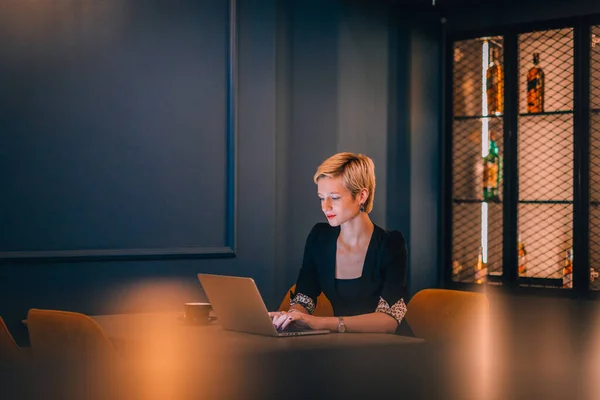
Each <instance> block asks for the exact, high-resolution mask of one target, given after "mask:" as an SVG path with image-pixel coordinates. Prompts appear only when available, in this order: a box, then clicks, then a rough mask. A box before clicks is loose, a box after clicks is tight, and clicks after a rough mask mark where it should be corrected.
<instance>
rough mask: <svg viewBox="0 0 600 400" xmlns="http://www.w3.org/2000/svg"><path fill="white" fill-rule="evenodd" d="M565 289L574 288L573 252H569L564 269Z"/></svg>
mask: <svg viewBox="0 0 600 400" xmlns="http://www.w3.org/2000/svg"><path fill="white" fill-rule="evenodd" d="M562 281H563V288H572V287H573V250H572V249H569V250H567V255H566V257H565V265H564V267H563V278H562Z"/></svg>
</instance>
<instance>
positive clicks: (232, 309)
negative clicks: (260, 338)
mask: <svg viewBox="0 0 600 400" xmlns="http://www.w3.org/2000/svg"><path fill="white" fill-rule="evenodd" d="M198 279H199V280H200V284H201V285H202V288H203V289H204V292H205V293H206V297H208V301H209V302H210V304H211V306H212V308H213V311H214V312H215V314H216V317H217V322H218V323H219V324H221V326H222V327H223V328H224V329H227V330H230V331H238V332H245V333H254V334H258V335H265V336H276V337H286V336H300V335H318V334H323V333H329V331H328V330H316V329H310V328H299V327H293V326H292V327H290V329H286V330H284V331H279V330H277V329H275V327H274V326H273V321H272V320H271V318H270V317H269V313H268V311H267V307H266V306H265V303H264V301H263V299H262V297H261V295H260V292H259V291H258V288H257V287H256V283H254V280H253V279H252V278H244V277H238V276H225V275H211V274H198Z"/></svg>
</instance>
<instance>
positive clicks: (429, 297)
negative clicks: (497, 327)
mask: <svg viewBox="0 0 600 400" xmlns="http://www.w3.org/2000/svg"><path fill="white" fill-rule="evenodd" d="M488 316H489V303H488V299H487V296H486V295H484V294H481V293H473V292H465V291H459V290H448V289H424V290H421V291H419V292H418V293H416V294H415V295H414V296H413V297H412V299H411V300H410V302H409V303H408V305H407V312H406V315H405V317H404V318H406V320H407V322H408V324H409V325H410V327H411V329H412V330H413V332H414V334H415V336H417V337H420V338H422V339H425V340H426V341H429V342H450V341H457V340H458V341H461V340H469V338H472V337H477V336H480V335H481V334H482V333H483V332H484V330H485V329H486V328H487V322H488Z"/></svg>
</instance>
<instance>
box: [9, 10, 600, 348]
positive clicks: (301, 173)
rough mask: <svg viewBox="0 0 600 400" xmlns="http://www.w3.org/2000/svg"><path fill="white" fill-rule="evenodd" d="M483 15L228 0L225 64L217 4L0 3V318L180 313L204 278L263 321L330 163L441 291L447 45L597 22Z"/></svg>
mask: <svg viewBox="0 0 600 400" xmlns="http://www.w3.org/2000/svg"><path fill="white" fill-rule="evenodd" d="M486 3H489V2H485V3H483V2H474V1H471V2H469V1H459V2H456V3H454V2H453V1H441V0H440V1H439V2H437V4H436V6H433V5H432V4H431V2H424V1H413V2H406V1H391V0H389V1H379V2H374V1H371V2H367V1H343V0H328V1H323V0H303V1H299V0H298V1H277V0H238V1H237V5H236V7H235V9H236V17H237V20H236V25H235V28H236V30H237V46H236V51H235V52H234V54H233V55H234V57H233V58H231V57H230V53H229V32H230V28H231V26H230V23H229V22H230V21H229V11H230V10H229V3H228V2H227V1H223V0H203V1H198V0H193V1H192V0H143V1H142V0H128V1H116V0H63V1H60V2H49V1H45V0H30V1H21V0H0V316H2V317H3V318H4V319H5V320H6V322H7V324H8V325H9V328H10V329H11V331H13V333H14V334H15V336H16V337H17V339H18V340H19V341H20V342H24V341H26V332H25V328H24V327H23V326H22V324H21V322H20V321H21V319H23V318H25V317H26V313H27V310H28V309H30V308H33V307H37V308H55V309H64V310H72V311H77V312H83V313H87V314H105V313H114V312H133V311H135V312H143V311H162V310H178V309H182V303H183V302H185V301H201V300H203V299H204V297H203V294H202V291H201V288H200V285H199V283H198V281H197V278H196V274H197V273H198V272H208V273H217V274H228V275H240V276H250V277H252V278H254V279H255V280H256V282H257V284H258V286H259V289H260V290H261V293H262V294H263V296H264V298H265V301H266V303H267V306H268V307H269V308H274V307H276V306H277V305H278V303H279V301H280V299H281V298H282V297H283V295H284V293H285V291H286V290H287V288H288V287H289V286H290V285H291V284H292V283H294V281H295V278H296V275H297V272H298V269H299V267H300V262H301V256H302V249H303V246H304V240H305V238H306V235H307V234H308V232H309V230H310V228H311V227H312V226H313V225H314V224H315V223H316V222H319V221H322V220H323V216H322V213H321V211H320V207H319V203H318V201H317V196H316V192H315V186H314V183H313V182H312V176H313V173H314V171H315V169H316V167H317V166H318V165H319V164H320V162H321V161H323V160H324V159H325V158H327V157H328V156H330V155H331V154H333V153H336V152H338V151H353V152H361V153H365V154H367V155H369V156H371V157H372V158H373V160H374V162H375V165H376V172H377V190H376V195H375V208H374V211H373V212H372V219H373V220H374V222H375V223H376V224H378V225H380V226H382V227H385V228H389V229H399V230H401V231H402V232H403V233H404V235H405V236H406V238H407V243H408V246H409V263H410V265H409V289H410V292H411V293H415V292H416V291H418V290H420V289H422V288H425V287H438V286H440V285H441V275H442V271H441V266H440V262H439V259H440V257H439V248H440V236H441V234H440V210H441V182H440V179H441V167H442V163H441V139H442V137H441V135H442V133H441V127H442V126H443V121H442V115H443V106H442V98H443V87H444V86H443V81H442V76H443V74H442V72H443V68H444V66H443V63H442V60H443V46H442V43H443V38H444V34H445V33H447V32H452V31H456V30H462V29H476V28H480V27H482V26H489V25H491V24H492V25H493V24H504V23H506V24H508V23H514V22H525V21H531V20H537V19H545V18H557V17H565V16H568V15H577V14H585V13H589V12H597V11H599V10H597V9H598V8H599V7H598V6H594V5H586V4H585V3H584V2H579V1H578V2H565V1H551V2H527V4H526V5H525V4H517V5H514V4H512V3H511V2H506V4H501V3H502V2H501V3H497V2H496V4H495V5H494V6H489V4H486ZM501 5H503V6H506V7H505V8H504V9H502V10H501V9H500V8H499V7H500V6H501ZM593 7H596V10H594V9H593ZM442 18H443V19H442ZM442 21H446V22H442ZM232 63H233V64H232ZM232 65H235V66H236V69H235V70H236V72H237V74H236V79H231V78H232V76H231V74H230V72H231V66H232ZM230 85H232V86H230ZM233 93H235V95H233V96H232V94H233ZM234 112H235V115H237V125H236V126H231V125H230V121H231V118H230V117H231V115H233V114H232V113H234ZM228 166H229V167H228ZM230 167H232V168H233V169H231V168H230Z"/></svg>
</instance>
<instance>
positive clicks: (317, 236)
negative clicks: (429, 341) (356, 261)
mask: <svg viewBox="0 0 600 400" xmlns="http://www.w3.org/2000/svg"><path fill="white" fill-rule="evenodd" d="M339 234H340V228H339V227H332V226H330V225H329V224H327V223H318V224H316V225H315V226H314V227H313V229H312V230H311V232H310V234H309V235H308V238H307V240H306V246H305V248H304V257H303V260H302V268H301V269H300V273H299V275H298V280H297V282H296V293H292V294H291V301H290V304H291V305H294V304H300V305H302V306H304V308H306V309H307V310H308V312H309V313H311V314H312V312H313V311H314V309H315V306H316V302H317V297H318V296H319V294H321V292H323V293H325V296H327V298H328V299H329V301H330V302H331V305H332V307H333V312H334V314H335V315H336V316H352V315H360V314H369V313H372V312H375V311H377V312H384V313H386V314H389V315H391V316H392V317H394V318H395V319H396V321H397V322H398V325H399V329H398V330H397V331H396V332H397V333H402V334H409V335H410V334H411V332H410V328H409V327H408V326H407V325H406V322H403V321H404V320H403V318H404V314H406V304H405V303H404V299H405V298H406V296H407V293H406V270H407V258H408V257H407V250H406V242H405V240H404V236H403V235H402V233H400V232H399V231H386V230H384V229H382V228H380V227H378V226H377V225H375V227H374V230H373V234H372V236H371V241H370V242H369V247H368V249H367V254H366V256H365V261H364V265H363V269H362V275H361V276H360V277H359V278H357V279H352V280H344V279H336V278H335V265H336V252H337V239H338V236H339Z"/></svg>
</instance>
